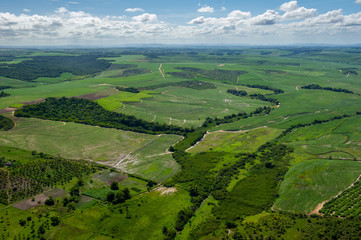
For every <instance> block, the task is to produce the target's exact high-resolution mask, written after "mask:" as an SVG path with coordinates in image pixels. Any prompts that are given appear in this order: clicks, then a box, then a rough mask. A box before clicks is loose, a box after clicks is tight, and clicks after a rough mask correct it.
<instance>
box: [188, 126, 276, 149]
mask: <svg viewBox="0 0 361 240" xmlns="http://www.w3.org/2000/svg"><path fill="white" fill-rule="evenodd" d="M280 133H281V130H280V129H275V128H266V127H264V128H259V129H254V130H250V131H241V132H224V131H220V132H211V133H209V134H207V135H206V136H205V137H204V138H203V140H202V141H201V142H199V143H197V145H195V146H194V147H193V148H191V149H189V152H190V153H199V152H205V151H216V152H232V153H241V152H248V153H252V152H255V151H256V150H257V149H258V148H259V147H260V146H261V145H262V144H265V143H266V142H268V141H270V140H272V139H274V138H275V137H277V136H278V135H279V134H280Z"/></svg>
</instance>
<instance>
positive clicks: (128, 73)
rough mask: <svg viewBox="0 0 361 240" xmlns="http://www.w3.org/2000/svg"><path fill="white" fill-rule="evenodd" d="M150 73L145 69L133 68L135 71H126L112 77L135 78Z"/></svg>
mask: <svg viewBox="0 0 361 240" xmlns="http://www.w3.org/2000/svg"><path fill="white" fill-rule="evenodd" d="M150 72H151V71H150V70H149V69H146V68H135V69H126V70H124V71H123V72H122V73H120V74H119V75H117V76H114V77H130V76H136V75H141V74H145V73H150Z"/></svg>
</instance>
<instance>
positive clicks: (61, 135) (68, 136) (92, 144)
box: [0, 118, 181, 180]
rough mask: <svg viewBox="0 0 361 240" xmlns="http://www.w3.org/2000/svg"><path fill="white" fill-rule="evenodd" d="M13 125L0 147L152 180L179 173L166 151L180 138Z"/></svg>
mask: <svg viewBox="0 0 361 240" xmlns="http://www.w3.org/2000/svg"><path fill="white" fill-rule="evenodd" d="M15 121H16V122H17V125H16V127H15V128H13V129H11V130H9V131H6V132H4V133H2V134H1V135H0V142H1V145H2V146H8V147H16V148H22V149H26V150H31V151H37V152H44V153H48V154H53V155H58V156H61V157H64V158H71V159H85V160H91V161H97V162H101V163H104V164H106V165H108V166H113V167H118V168H119V167H120V166H121V169H122V170H124V171H129V172H135V173H137V174H140V175H143V176H145V177H149V178H150V179H154V180H160V179H162V180H165V179H167V178H169V177H171V176H173V175H174V174H175V172H176V171H177V170H178V165H177V163H176V162H175V161H174V160H173V158H172V157H171V155H170V154H168V153H167V149H168V148H169V145H171V144H174V143H176V142H177V141H180V140H181V137H180V136H176V135H155V136H154V135H146V134H140V133H133V132H126V131H121V130H115V129H108V128H99V127H92V126H87V125H82V124H76V123H65V122H55V121H48V120H39V119H27V118H24V119H20V118H18V119H15Z"/></svg>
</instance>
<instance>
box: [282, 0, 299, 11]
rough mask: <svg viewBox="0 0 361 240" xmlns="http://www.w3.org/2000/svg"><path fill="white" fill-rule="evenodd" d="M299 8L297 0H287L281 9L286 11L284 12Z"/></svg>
mask: <svg viewBox="0 0 361 240" xmlns="http://www.w3.org/2000/svg"><path fill="white" fill-rule="evenodd" d="M297 8H298V4H297V1H290V2H286V3H284V4H282V5H281V7H280V9H281V11H284V12H291V11H295V10H296V9H297Z"/></svg>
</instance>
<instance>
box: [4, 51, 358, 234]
mask: <svg viewBox="0 0 361 240" xmlns="http://www.w3.org/2000/svg"><path fill="white" fill-rule="evenodd" d="M1 54H3V55H4V56H6V57H3V58H0V178H1V179H2V181H1V183H0V202H1V203H0V226H1V227H0V239H17V240H19V239H168V240H169V239H177V240H182V239H312V236H316V235H314V234H317V236H325V238H328V237H329V238H331V237H330V235H332V236H337V237H336V238H342V237H345V236H350V235H347V234H350V232H353V233H352V234H355V235H357V234H358V233H360V232H359V231H358V230H355V224H356V223H359V219H361V215H360V213H361V205H360V204H358V200H359V199H360V197H361V195H360V191H359V190H360V189H359V188H360V179H359V176H360V174H361V163H360V161H361V127H360V126H361V109H360V105H361V81H360V80H361V78H360V71H361V70H360V67H359V65H360V63H361V61H360V54H361V51H360V50H359V49H358V48H336V47H335V48H321V47H319V48H306V47H304V48H301V47H300V48H291V47H288V48H286V47H285V48H241V47H229V48H220V47H218V48H217V47H215V48H189V49H188V48H112V49H101V50H100V49H99V50H95V49H93V50H92V49H64V50H62V49H57V50H52V49H49V50H47V49H42V50H36V49H16V50H15V49H3V51H2V52H1ZM1 54H0V57H1V56H2V55H1ZM353 220H355V221H353ZM320 226H321V227H320ZM326 226H327V227H329V228H330V229H332V231H326V230H325V227H326ZM335 226H342V228H339V227H335ZM350 229H352V231H351V230H350ZM319 238H320V239H322V237H319Z"/></svg>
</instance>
